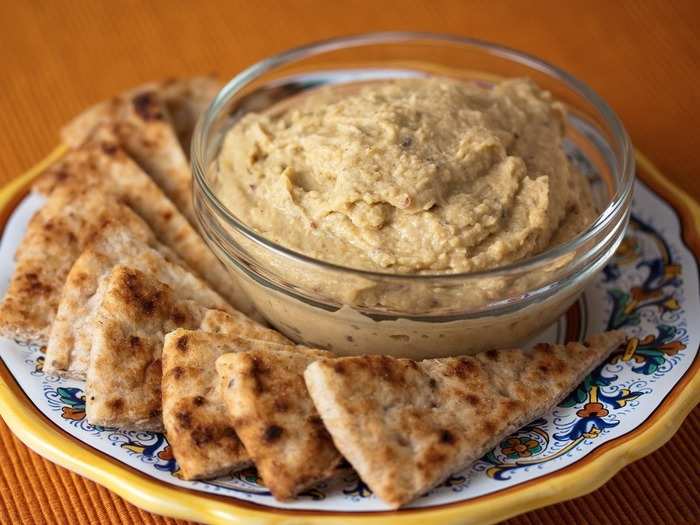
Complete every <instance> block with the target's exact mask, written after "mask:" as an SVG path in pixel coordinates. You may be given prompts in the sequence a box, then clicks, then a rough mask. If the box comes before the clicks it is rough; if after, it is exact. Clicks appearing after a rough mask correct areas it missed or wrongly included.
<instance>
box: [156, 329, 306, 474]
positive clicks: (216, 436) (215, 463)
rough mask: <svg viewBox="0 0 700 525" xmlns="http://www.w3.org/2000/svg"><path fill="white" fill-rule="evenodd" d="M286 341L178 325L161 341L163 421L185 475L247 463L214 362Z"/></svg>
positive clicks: (221, 470) (232, 468) (229, 469)
mask: <svg viewBox="0 0 700 525" xmlns="http://www.w3.org/2000/svg"><path fill="white" fill-rule="evenodd" d="M259 348H265V349H267V350H268V351H277V350H280V349H285V348H293V347H290V346H288V345H280V344H277V343H270V342H263V341H256V340H252V339H246V338H242V337H236V336H232V335H222V334H220V333H219V334H211V333H207V332H204V331H202V330H185V329H182V328H179V329H177V330H175V331H173V332H170V333H169V334H166V336H165V341H164V343H163V383H162V389H163V392H162V397H163V424H164V426H165V432H166V433H167V435H168V442H169V443H170V445H171V446H172V448H173V453H174V454H175V459H176V460H177V463H178V465H179V466H180V472H181V473H182V476H183V477H184V478H185V479H210V478H215V477H218V476H223V475H224V474H228V473H230V472H235V471H237V470H240V469H242V468H244V467H247V466H248V465H250V464H251V460H250V457H249V456H248V454H247V453H246V451H245V448H244V447H243V444H242V443H241V441H240V440H239V439H238V436H237V434H236V432H235V430H234V428H233V424H232V418H231V416H230V415H229V414H228V412H227V411H226V409H225V406H224V402H223V399H222V397H221V393H220V390H219V376H218V375H217V372H216V369H215V367H214V363H215V361H216V359H217V358H218V357H220V356H222V355H224V354H226V353H229V352H244V351H247V350H252V349H259Z"/></svg>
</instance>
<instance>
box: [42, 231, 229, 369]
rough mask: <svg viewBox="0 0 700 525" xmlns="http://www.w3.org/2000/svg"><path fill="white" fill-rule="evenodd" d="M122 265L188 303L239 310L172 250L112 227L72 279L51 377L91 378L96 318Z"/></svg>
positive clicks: (54, 340)
mask: <svg viewBox="0 0 700 525" xmlns="http://www.w3.org/2000/svg"><path fill="white" fill-rule="evenodd" d="M117 265H123V266H128V267H130V268H134V269H137V270H140V271H142V272H144V273H146V274H148V275H151V276H153V277H155V278H157V279H158V280H159V281H161V282H163V283H165V284H167V285H168V286H170V287H171V288H172V289H173V291H174V292H175V293H176V294H177V295H178V296H179V297H181V298H183V299H189V300H193V301H195V302H197V303H199V304H200V305H202V306H204V307H207V308H218V309H220V310H225V311H229V312H233V311H234V310H233V309H232V308H231V306H229V305H228V303H227V302H226V301H225V300H224V299H223V298H221V297H220V296H219V295H218V294H217V293H216V292H214V291H213V290H212V289H211V288H209V286H207V285H206V284H205V283H204V282H203V281H201V280H200V279H199V278H197V277H196V276H195V275H193V274H192V273H190V272H189V271H188V270H187V269H185V268H183V267H182V266H180V265H178V264H176V263H175V262H173V256H172V255H171V253H170V250H169V249H168V248H166V247H165V246H162V245H157V246H154V247H151V246H149V245H148V244H147V243H145V242H143V241H142V240H140V239H139V238H137V237H136V236H135V235H133V234H132V233H131V231H130V230H128V229H126V228H124V227H122V226H120V225H112V227H110V228H106V229H104V230H102V231H101V232H100V234H99V235H98V236H97V237H96V238H95V239H93V241H92V242H91V243H90V245H89V246H88V247H87V248H86V250H85V251H84V252H83V253H82V254H81V255H80V257H79V258H78V260H77V261H75V263H74V264H73V267H72V268H71V271H70V273H69V274H68V277H67V279H66V282H65V284H64V285H63V292H62V295H61V302H60V303H59V306H58V312H57V314H56V318H55V320H54V322H53V325H52V327H51V335H50V337H49V342H48V345H47V347H46V360H45V365H44V371H45V372H47V373H54V374H58V375H62V376H67V377H73V378H76V379H85V375H86V373H87V368H88V364H89V362H90V348H91V346H92V331H93V327H92V324H93V322H94V314H95V311H96V310H97V305H98V304H99V303H100V300H101V297H102V293H103V292H104V289H105V284H106V277H107V276H108V274H109V273H110V271H111V270H112V268H114V267H115V266H117Z"/></svg>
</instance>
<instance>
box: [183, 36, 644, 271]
mask: <svg viewBox="0 0 700 525" xmlns="http://www.w3.org/2000/svg"><path fill="white" fill-rule="evenodd" d="M414 40H427V41H433V42H437V43H445V44H458V45H466V46H470V47H472V48H477V49H478V50H480V51H483V52H486V53H489V54H493V55H496V56H499V57H501V58H505V59H508V60H511V61H514V62H517V63H519V64H522V65H525V66H527V67H530V68H532V69H535V70H538V71H540V72H542V73H545V74H547V75H549V76H550V77H553V78H555V79H557V80H559V81H561V82H563V83H564V84H565V85H566V86H567V87H568V88H570V89H572V90H573V91H574V92H575V93H576V94H577V95H579V96H581V97H583V98H584V99H586V100H587V101H588V102H589V103H591V104H592V106H593V107H594V108H595V109H596V111H598V113H599V114H600V116H601V117H602V118H603V120H604V122H605V124H606V125H607V126H608V127H609V129H610V130H611V132H612V134H613V136H614V137H615V138H616V139H617V140H618V141H619V144H620V150H621V156H618V155H615V158H616V161H617V162H616V168H617V169H618V171H619V173H620V176H619V180H620V182H621V184H620V187H618V188H616V191H615V193H614V194H613V195H612V199H611V201H610V203H609V204H608V206H607V207H606V208H605V210H603V211H602V212H601V213H600V214H599V215H598V217H597V218H596V220H595V221H594V222H593V223H592V224H590V225H589V226H588V228H586V229H585V230H584V231H583V232H581V233H579V234H578V235H577V236H576V237H574V238H573V239H570V240H568V241H567V242H565V243H562V244H558V245H556V246H553V247H550V248H548V249H546V250H544V251H542V252H540V253H538V254H535V255H533V256H531V257H527V258H525V259H521V260H518V261H514V262H511V263H508V264H505V265H502V266H497V267H495V268H489V269H485V270H479V271H471V272H455V273H449V272H442V273H440V272H433V273H393V272H380V271H373V270H365V269H362V268H354V267H351V266H344V265H340V264H336V263H332V262H329V261H324V260H322V259H317V258H315V257H311V256H309V255H306V254H304V253H301V252H299V251H296V250H293V249H291V248H287V247H285V246H282V245H281V244H278V243H276V242H274V241H272V240H270V239H268V238H266V237H265V236H263V235H261V234H259V233H257V232H256V231H254V230H253V229H252V228H250V227H248V226H247V225H246V224H245V223H243V222H242V221H241V220H239V219H238V218H237V217H236V216H235V215H234V214H233V213H232V212H231V211H230V210H229V209H228V207H227V206H226V205H225V204H223V203H222V202H221V200H220V199H219V198H218V197H217V196H216V194H215V192H214V191H213V190H212V188H211V187H210V186H209V184H208V182H207V180H206V171H207V166H206V163H205V162H204V160H205V159H204V157H205V156H206V150H207V135H208V131H209V127H210V126H211V124H212V122H213V121H214V119H215V118H217V117H218V115H219V113H220V110H221V109H222V107H224V106H225V105H226V104H227V102H228V101H229V100H230V99H231V98H233V97H234V96H235V95H236V94H237V93H238V92H239V91H240V90H241V89H243V88H244V87H245V86H246V85H248V84H249V83H251V82H252V81H254V80H255V79H256V78H257V77H259V76H260V75H262V74H264V73H266V72H268V71H270V70H273V69H274V68H276V67H277V66H280V65H284V64H286V63H289V62H293V61H296V60H299V59H303V58H305V57H308V56H314V55H318V54H321V53H326V52H330V51H335V50H339V49H345V48H351V47H360V46H365V45H379V44H397V43H399V44H400V43H401V42H409V41H414ZM190 162H191V165H192V173H193V178H194V183H195V184H196V185H198V187H199V188H200V189H201V190H202V192H203V194H204V196H205V198H206V200H207V201H208V202H209V203H211V204H213V206H214V209H215V211H216V212H217V213H218V215H219V216H220V217H222V218H223V219H224V220H225V221H226V222H227V223H228V224H229V225H230V226H231V227H233V228H234V229H236V230H237V231H238V232H240V233H241V234H242V235H244V236H245V237H246V238H247V239H248V240H250V241H252V242H254V243H255V244H258V245H262V247H263V248H265V249H267V250H269V251H272V252H275V253H277V254H279V255H281V256H283V257H288V258H291V259H294V260H296V261H297V262H300V263H303V264H307V265H311V266H315V267H320V268H321V269H323V270H326V271H333V272H341V273H351V274H353V275H356V276H358V277H364V278H368V279H383V280H399V281H405V280H411V281H421V282H428V281H431V280H440V281H450V282H451V281H461V280H465V279H473V278H479V279H481V278H493V277H502V276H504V275H507V274H511V273H522V272H528V271H532V270H534V269H536V268H537V267H539V266H541V265H546V264H548V263H549V262H550V261H552V260H555V259H557V258H559V257H562V256H565V255H566V254H568V253H571V252H575V251H576V250H577V249H578V248H580V247H581V246H582V245H584V244H586V243H588V242H589V241H591V239H594V238H595V237H596V236H597V235H598V234H599V233H600V232H601V231H604V230H605V229H606V227H609V226H610V223H611V222H613V220H614V219H616V218H617V219H618V221H624V220H625V217H626V214H625V213H624V208H625V207H626V204H628V202H629V200H630V198H631V194H632V189H633V186H634V180H635V169H634V165H635V163H634V154H633V146H632V143H631V141H630V139H629V136H628V134H627V131H626V130H625V128H624V126H623V124H622V121H621V120H620V119H619V117H618V116H617V114H616V113H615V112H614V111H613V109H612V108H611V107H610V106H609V105H608V104H607V102H605V100H604V99H603V98H602V97H601V96H600V95H598V94H597V93H596V92H595V91H594V90H593V89H592V88H590V87H589V86H588V85H587V84H585V83H584V82H582V81H580V80H578V79H577V78H576V77H574V76H573V75H571V74H570V73H568V72H566V71H565V70H563V69H561V68H559V67H557V66H555V65H553V64H550V63H549V62H546V61H544V60H541V59H539V58H537V57H535V56H534V55H531V54H528V53H525V52H522V51H518V50H516V49H513V48H510V47H506V46H502V45H500V44H495V43H492V42H488V41H486V40H481V39H476V38H471V37H462V36H457V35H452V34H444V33H432V32H406V31H387V32H372V33H360V34H354V35H349V36H340V37H334V38H330V39H326V40H320V41H317V42H313V43H310V44H306V45H302V46H299V47H295V48H292V49H290V50H287V51H283V52H281V53H277V54H275V55H272V56H270V57H268V58H264V59H262V60H260V61H258V62H256V63H255V64H253V65H251V66H249V67H248V68H246V69H244V70H243V71H241V72H240V73H238V74H237V75H236V76H234V77H233V78H232V79H231V80H230V81H229V82H228V83H227V84H226V85H225V86H224V87H223V88H222V89H221V90H220V91H219V92H218V93H217V95H216V97H215V98H214V99H213V100H212V102H211V103H210V105H209V107H208V108H207V110H206V111H205V112H204V113H203V114H202V115H201V116H200V117H199V119H198V121H197V125H196V126H195V130H194V133H193V137H192V143H191V147H190ZM621 212H622V213H621Z"/></svg>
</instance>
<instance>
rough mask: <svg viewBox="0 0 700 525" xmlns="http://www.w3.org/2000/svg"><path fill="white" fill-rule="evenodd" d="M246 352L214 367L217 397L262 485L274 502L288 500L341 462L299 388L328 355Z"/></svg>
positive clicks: (290, 350) (296, 350)
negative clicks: (218, 388)
mask: <svg viewBox="0 0 700 525" xmlns="http://www.w3.org/2000/svg"><path fill="white" fill-rule="evenodd" d="M234 346H236V345H234ZM248 346H250V347H252V348H254V349H252V350H251V351H248V352H243V353H228V354H224V355H223V356H221V357H220V358H219V359H218V360H217V361H216V369H217V371H218V372H219V376H220V378H221V394H222V396H223V400H224V403H225V404H226V408H227V410H228V413H229V414H230V415H231V416H232V418H233V426H234V428H235V429H236V432H237V434H238V436H239V437H240V439H241V441H242V442H243V445H244V446H245V448H246V450H247V451H248V453H249V454H250V456H251V458H252V459H253V462H254V463H255V466H256V467H257V469H258V472H259V473H260V474H261V475H262V478H263V483H264V484H265V486H266V487H267V488H269V489H270V492H272V494H273V495H274V496H275V498H277V499H278V500H281V501H285V500H289V499H292V498H294V497H295V496H296V495H297V494H299V493H300V492H302V491H303V490H305V489H307V488H309V487H312V486H313V485H315V484H316V483H318V482H320V481H322V480H324V479H327V478H328V477H330V476H331V474H332V473H333V472H334V471H335V469H336V467H337V466H338V463H340V461H341V459H342V457H341V455H340V453H339V452H338V450H337V449H336V448H335V446H334V445H333V442H332V440H331V437H330V435H329V434H328V432H327V431H326V429H325V428H324V426H323V423H322V422H321V418H320V417H319V415H318V412H317V411H316V408H315V407H314V404H313V402H312V401H311V398H310V397H309V394H308V392H307V390H306V385H305V384H304V370H305V369H306V367H307V366H308V365H309V363H311V362H313V361H314V360H316V359H319V358H328V357H330V355H331V354H330V353H329V352H324V351H321V350H312V349H310V348H305V347H301V346H296V347H291V346H290V347H281V348H279V347H278V349H277V351H270V348H269V344H265V343H251V344H249V345H248ZM256 347H258V348H256Z"/></svg>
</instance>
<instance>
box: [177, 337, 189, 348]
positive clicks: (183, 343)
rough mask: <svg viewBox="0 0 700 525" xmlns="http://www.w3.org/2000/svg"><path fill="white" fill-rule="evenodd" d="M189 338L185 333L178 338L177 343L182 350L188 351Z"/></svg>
mask: <svg viewBox="0 0 700 525" xmlns="http://www.w3.org/2000/svg"><path fill="white" fill-rule="evenodd" d="M188 340H189V338H188V337H187V336H186V335H183V336H182V337H180V338H179V339H178V340H177V344H176V345H175V346H176V347H177V349H178V350H180V352H187V342H188Z"/></svg>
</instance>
